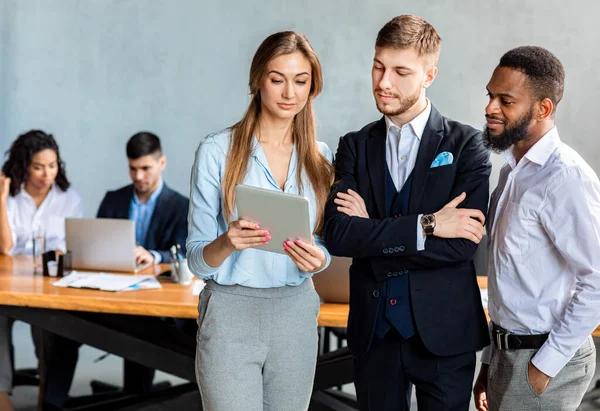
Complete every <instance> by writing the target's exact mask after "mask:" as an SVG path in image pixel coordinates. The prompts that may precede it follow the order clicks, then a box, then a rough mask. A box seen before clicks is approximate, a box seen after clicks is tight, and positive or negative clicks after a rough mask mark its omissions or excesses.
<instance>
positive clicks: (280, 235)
mask: <svg viewBox="0 0 600 411" xmlns="http://www.w3.org/2000/svg"><path fill="white" fill-rule="evenodd" d="M235 199H236V206H237V211H238V217H239V218H240V219H244V220H249V221H252V222H255V223H258V224H259V225H260V229H261V230H268V231H269V234H271V240H269V244H267V245H262V246H260V247H256V248H257V249H259V250H265V251H272V252H274V253H280V254H286V252H285V251H284V249H283V242H284V241H286V240H292V241H294V240H296V238H301V239H302V240H303V241H306V242H307V243H310V242H311V241H312V238H311V236H312V230H311V229H310V215H309V211H308V209H309V208H308V198H306V197H302V196H299V195H295V194H287V193H282V192H281V191H275V190H267V189H264V188H257V187H251V186H246V185H243V184H238V185H236V186H235Z"/></svg>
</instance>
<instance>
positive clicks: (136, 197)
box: [133, 178, 165, 205]
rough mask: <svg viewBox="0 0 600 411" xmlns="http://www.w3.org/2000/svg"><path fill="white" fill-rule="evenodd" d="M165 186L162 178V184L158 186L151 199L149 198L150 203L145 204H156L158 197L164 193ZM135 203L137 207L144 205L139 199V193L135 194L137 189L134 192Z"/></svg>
mask: <svg viewBox="0 0 600 411" xmlns="http://www.w3.org/2000/svg"><path fill="white" fill-rule="evenodd" d="M164 186H165V182H164V181H163V179H162V178H161V179H160V184H158V187H157V188H156V190H154V192H153V193H152V194H150V197H149V198H148V201H147V202H146V203H145V204H153V203H155V202H156V200H157V199H158V196H159V195H160V193H162V190H163V187H164ZM133 203H134V204H136V205H139V204H144V203H142V202H141V201H140V198H139V197H138V195H137V193H136V192H135V189H134V190H133Z"/></svg>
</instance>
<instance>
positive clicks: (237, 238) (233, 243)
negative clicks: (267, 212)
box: [225, 220, 271, 251]
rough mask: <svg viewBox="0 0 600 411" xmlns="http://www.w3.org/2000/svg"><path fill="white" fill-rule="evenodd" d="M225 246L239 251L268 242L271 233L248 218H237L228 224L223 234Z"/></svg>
mask: <svg viewBox="0 0 600 411" xmlns="http://www.w3.org/2000/svg"><path fill="white" fill-rule="evenodd" d="M225 239H226V241H227V246H228V248H229V249H230V250H231V251H241V250H244V249H246V248H254V247H258V246H261V245H265V244H268V242H269V240H270V239H271V235H270V234H269V232H268V231H266V230H261V229H260V226H259V225H258V224H256V223H253V222H250V221H248V220H237V221H233V222H232V223H230V224H229V230H228V231H227V233H226V235H225Z"/></svg>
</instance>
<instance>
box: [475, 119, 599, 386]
mask: <svg viewBox="0 0 600 411" xmlns="http://www.w3.org/2000/svg"><path fill="white" fill-rule="evenodd" d="M504 155H505V157H506V159H507V161H508V164H506V165H505V166H504V167H503V168H502V170H501V172H500V177H499V181H498V187H497V188H496V190H495V191H494V192H493V193H492V197H491V201H490V208H489V210H490V215H489V216H488V234H489V236H490V243H489V253H490V254H489V255H490V259H489V265H488V275H489V280H488V281H489V283H488V287H489V290H488V292H489V303H488V304H489V314H490V317H491V320H492V321H493V322H494V323H496V324H497V325H499V326H501V327H503V328H505V329H507V330H508V331H510V332H512V333H515V334H527V335H529V334H544V333H549V334H550V335H549V337H548V340H547V341H546V343H545V344H544V345H543V346H542V347H541V349H540V350H539V351H538V352H537V353H536V355H535V356H534V357H533V358H532V362H533V364H534V365H535V366H536V367H537V368H538V369H540V370H541V371H543V372H544V373H545V374H547V375H549V376H550V377H554V376H556V374H557V373H558V372H559V371H560V370H561V369H562V368H563V367H564V365H565V364H566V363H567V362H568V361H569V360H570V359H571V357H572V356H573V355H574V354H575V352H576V351H577V349H578V348H579V347H580V346H581V344H582V343H583V342H584V341H585V339H586V338H587V337H588V336H589V335H590V334H591V333H592V331H594V329H595V328H596V326H597V325H598V323H599V322H600V182H599V181H598V177H597V176H596V173H595V172H594V171H593V170H592V169H591V168H590V166H589V165H588V164H587V163H586V162H585V161H584V160H583V159H582V158H581V156H579V154H577V152H575V151H574V150H573V149H571V148H570V147H569V146H567V145H566V144H564V143H562V142H561V141H560V138H559V135H558V131H557V129H556V127H554V128H553V129H552V130H550V131H549V132H548V133H547V134H546V135H545V136H544V137H542V139H540V140H539V141H538V142H537V143H536V144H535V145H534V146H533V147H531V149H529V151H528V152H527V154H525V156H524V157H523V158H522V159H521V160H520V161H519V163H518V164H517V163H516V160H515V157H514V155H513V153H512V151H511V150H508V151H506V152H505V153H504ZM490 358H491V347H487V348H486V349H484V352H483V358H482V361H483V362H484V363H489V361H490Z"/></svg>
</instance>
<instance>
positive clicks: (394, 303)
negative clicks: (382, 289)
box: [390, 298, 398, 305]
mask: <svg viewBox="0 0 600 411" xmlns="http://www.w3.org/2000/svg"><path fill="white" fill-rule="evenodd" d="M397 302H398V301H396V299H395V298H390V305H396V303H397Z"/></svg>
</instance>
